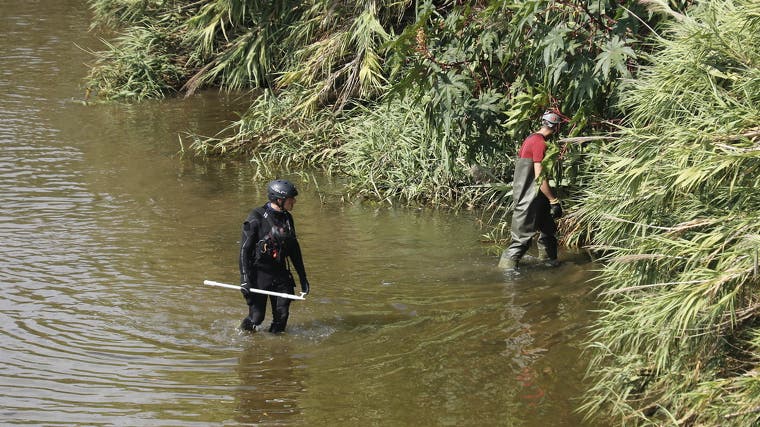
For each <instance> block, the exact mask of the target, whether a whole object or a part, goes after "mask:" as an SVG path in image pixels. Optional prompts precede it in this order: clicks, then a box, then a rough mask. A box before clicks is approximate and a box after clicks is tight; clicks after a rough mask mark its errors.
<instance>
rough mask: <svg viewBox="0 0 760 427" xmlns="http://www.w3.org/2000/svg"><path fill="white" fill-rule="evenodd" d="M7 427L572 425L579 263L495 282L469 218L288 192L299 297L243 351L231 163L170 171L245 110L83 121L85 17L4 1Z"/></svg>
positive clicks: (177, 108)
mask: <svg viewBox="0 0 760 427" xmlns="http://www.w3.org/2000/svg"><path fill="white" fill-rule="evenodd" d="M0 10H2V12H1V13H0V34H3V36H2V37H0V62H1V63H2V67H1V68H0V144H2V151H1V153H0V321H1V322H2V331H1V332H0V357H1V358H2V359H1V360H2V365H1V366H2V367H1V368H0V423H2V424H4V425H12V424H32V425H59V424H63V425H125V426H126V425H146V426H148V425H150V426H159V425H160V426H192V425H198V426H206V425H244V424H247V425H249V424H255V425H315V426H320V425H325V426H326V425H330V426H334V425H345V426H355V425H368V424H369V425H389V426H391V425H392V426H397V425H452V426H466V425H472V426H475V425H477V426H481V425H518V426H546V425H552V426H575V425H581V424H583V422H582V419H581V417H579V416H578V415H576V414H574V413H573V409H574V408H575V407H576V406H577V399H578V398H579V397H580V393H581V390H582V389H583V386H582V384H581V377H582V373H583V369H584V368H585V361H584V360H583V358H582V356H581V355H580V351H579V349H580V344H579V343H580V341H581V340H582V337H583V328H584V327H585V326H586V325H587V324H588V321H589V318H590V315H589V314H588V310H589V309H590V308H591V298H590V297H589V296H588V295H587V292H588V290H589V289H590V285H589V284H588V283H587V280H589V278H590V277H591V273H590V272H589V270H590V269H591V265H590V264H588V263H586V262H585V261H583V257H581V256H576V255H567V254H563V256H564V257H565V259H566V260H567V261H568V262H567V263H566V264H565V265H564V266H562V267H560V268H559V269H556V270H551V271H542V270H530V271H527V272H526V273H525V274H523V275H521V276H519V277H517V278H509V277H505V276H504V275H502V273H501V272H499V271H498V270H497V269H496V268H495V265H496V263H497V262H498V259H497V258H496V257H494V256H488V255H486V254H485V253H484V251H483V247H482V246H481V244H480V242H479V240H480V234H481V233H482V230H480V229H479V228H478V227H477V226H476V221H475V219H476V218H474V217H473V216H472V215H470V214H459V215H455V214H452V213H446V212H436V211H430V210H414V209H388V208H377V209H375V208H371V207H366V206H361V205H350V204H343V203H341V202H339V200H338V199H339V198H338V197H337V196H336V194H338V193H339V191H340V187H339V185H338V183H335V182H331V181H330V180H329V179H325V178H317V179H316V182H318V183H319V185H317V184H315V181H312V180H308V181H306V182H304V181H303V180H301V179H300V178H299V177H298V176H292V175H291V176H288V177H289V178H291V179H293V180H294V181H295V182H296V183H297V184H298V185H299V187H300V190H301V193H302V196H301V197H299V201H298V204H297V206H296V209H295V212H294V215H295V217H296V222H297V226H298V230H299V236H300V240H301V244H302V247H303V249H304V256H305V260H306V265H307V269H308V271H309V273H310V280H311V283H312V291H313V292H312V295H310V296H309V297H308V299H307V301H305V302H298V303H294V305H293V307H292V310H291V321H290V324H289V330H288V333H286V334H285V335H282V336H272V335H269V334H266V333H264V334H257V335H254V336H250V335H245V334H240V333H239V332H238V330H237V325H238V323H239V321H240V319H241V318H242V317H243V315H244V313H245V309H246V307H245V305H244V303H243V300H242V297H241V296H240V295H239V294H238V293H237V292H235V291H230V290H226V289H221V288H211V287H205V286H203V285H202V282H203V280H204V279H212V280H218V281H223V282H229V283H232V282H234V280H236V279H237V272H236V269H237V260H236V255H237V250H238V246H237V245H238V243H237V239H238V237H239V226H240V221H242V219H243V218H244V217H245V216H246V214H247V212H248V210H249V209H251V208H252V207H254V206H256V205H258V204H260V203H261V202H262V200H263V199H262V197H263V194H262V192H261V187H262V186H263V182H257V181H255V180H254V179H253V176H252V171H251V170H250V169H249V168H248V167H247V165H246V163H245V162H233V161H225V162H218V161H210V162H206V161H203V160H201V159H193V158H188V157H185V158H182V157H181V156H179V155H178V151H179V150H180V144H179V142H178V135H179V134H180V133H181V132H182V131H185V130H194V131H199V132H202V133H212V132H214V131H215V130H217V129H218V128H219V127H220V126H221V125H222V124H223V123H224V121H225V120H229V119H231V118H233V117H234V114H233V113H234V111H235V110H236V109H238V110H242V109H243V108H244V105H245V104H244V103H243V102H241V101H240V100H238V99H235V98H233V97H225V96H220V95H219V94H218V93H216V92H210V93H204V94H200V95H198V96H195V97H193V98H191V99H188V100H167V101H161V102H148V103H143V104H140V105H132V106H130V105H89V106H87V105H83V104H82V103H81V102H79V101H78V100H80V99H81V98H82V96H83V90H82V87H81V83H82V78H83V77H84V76H85V74H86V67H85V66H84V65H83V64H84V63H85V62H87V61H91V58H90V57H89V56H88V55H87V54H86V53H85V52H84V51H83V50H82V49H81V48H80V47H78V46H81V47H83V48H97V47H98V42H97V39H96V35H94V34H90V33H88V32H87V28H88V25H89V13H88V11H87V5H86V3H85V2H84V1H70V0H66V1H62V0H43V1H29V2H27V1H24V2H16V1H10V0H0Z"/></svg>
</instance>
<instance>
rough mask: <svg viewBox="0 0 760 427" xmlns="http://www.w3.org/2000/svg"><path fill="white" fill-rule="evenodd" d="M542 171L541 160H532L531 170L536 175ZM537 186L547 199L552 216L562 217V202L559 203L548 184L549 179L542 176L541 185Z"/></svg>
mask: <svg viewBox="0 0 760 427" xmlns="http://www.w3.org/2000/svg"><path fill="white" fill-rule="evenodd" d="M542 171H543V166H542V165H541V162H534V163H533V172H534V173H535V174H536V176H541V172H542ZM539 188H540V189H541V192H542V193H543V194H544V196H546V198H547V199H549V211H550V212H551V215H552V218H554V219H558V218H562V215H564V212H563V211H562V204H560V202H559V198H557V197H556V196H555V195H554V191H552V188H551V186H549V179H548V178H546V177H544V178H543V179H542V180H541V186H540V187H539Z"/></svg>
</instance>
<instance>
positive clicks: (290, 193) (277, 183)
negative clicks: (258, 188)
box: [267, 179, 298, 203]
mask: <svg viewBox="0 0 760 427" xmlns="http://www.w3.org/2000/svg"><path fill="white" fill-rule="evenodd" d="M297 195H298V190H296V186H295V185H293V184H291V183H290V182H289V181H286V180H284V179H275V180H274V181H272V182H270V183H269V185H267V197H268V198H269V201H270V202H275V203H277V200H278V199H287V198H288V197H296V196H297Z"/></svg>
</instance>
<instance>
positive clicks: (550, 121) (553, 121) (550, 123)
mask: <svg viewBox="0 0 760 427" xmlns="http://www.w3.org/2000/svg"><path fill="white" fill-rule="evenodd" d="M566 121H567V119H565V117H563V116H562V115H561V114H559V113H557V112H554V111H552V110H546V111H545V112H544V115H543V116H541V125H542V126H546V127H548V128H549V129H552V130H557V125H559V124H560V123H564V122H566Z"/></svg>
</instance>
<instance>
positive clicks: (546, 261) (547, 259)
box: [538, 233, 560, 267]
mask: <svg viewBox="0 0 760 427" xmlns="http://www.w3.org/2000/svg"><path fill="white" fill-rule="evenodd" d="M542 234H543V233H542ZM552 237H553V236H552ZM552 240H553V242H552ZM556 241H557V239H556V238H553V239H552V238H549V239H545V238H544V236H543V235H542V236H541V237H539V239H538V261H539V262H540V263H542V264H543V265H545V266H547V267H558V266H559V265H560V262H559V260H558V259H557V243H556Z"/></svg>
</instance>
